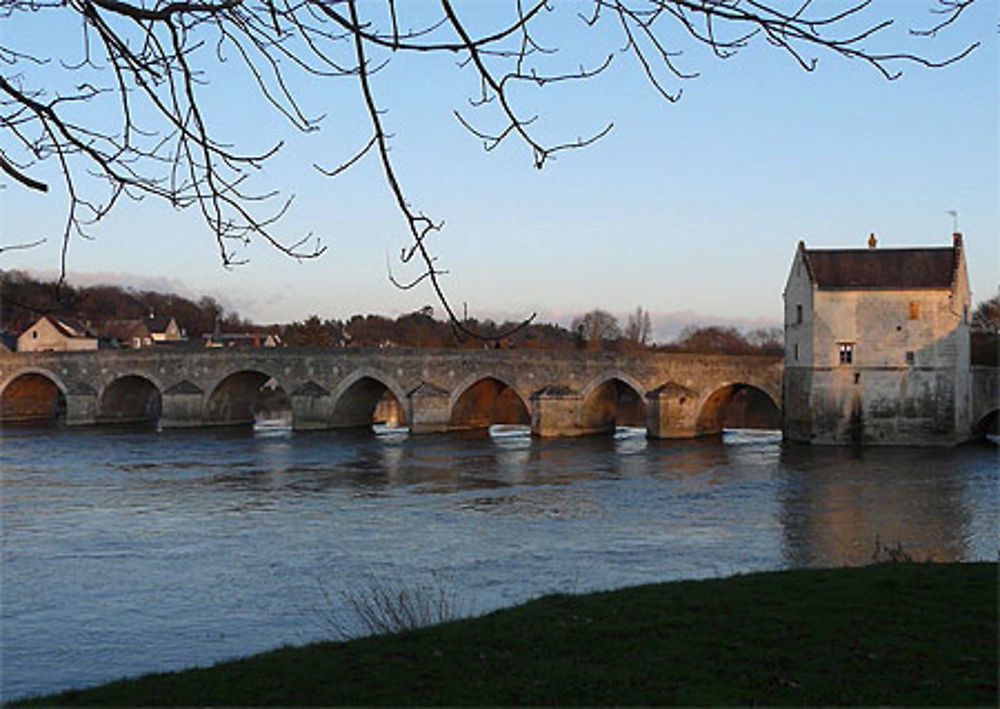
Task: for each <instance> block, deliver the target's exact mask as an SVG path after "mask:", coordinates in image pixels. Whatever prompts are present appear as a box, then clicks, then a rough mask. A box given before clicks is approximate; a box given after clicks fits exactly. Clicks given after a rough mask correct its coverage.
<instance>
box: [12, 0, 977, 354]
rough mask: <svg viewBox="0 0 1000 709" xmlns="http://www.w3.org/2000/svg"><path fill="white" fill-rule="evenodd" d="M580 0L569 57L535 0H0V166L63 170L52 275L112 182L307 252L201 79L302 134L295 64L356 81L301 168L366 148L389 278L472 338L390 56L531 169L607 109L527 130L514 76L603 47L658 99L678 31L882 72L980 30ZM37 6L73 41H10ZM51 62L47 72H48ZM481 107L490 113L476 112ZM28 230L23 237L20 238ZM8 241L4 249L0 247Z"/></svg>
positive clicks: (736, 5)
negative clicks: (396, 258)
mask: <svg viewBox="0 0 1000 709" xmlns="http://www.w3.org/2000/svg"><path fill="white" fill-rule="evenodd" d="M917 1H918V0H913V2H917ZM925 1H926V2H928V3H930V6H931V10H932V13H933V21H932V22H931V23H930V25H929V26H928V27H925V28H919V29H912V30H911V32H910V36H911V37H914V38H930V37H934V36H936V35H938V34H939V33H941V32H943V31H945V30H947V29H948V28H950V27H951V26H953V25H955V23H957V22H958V21H959V20H960V18H961V17H962V15H963V14H964V13H965V12H966V11H967V10H968V8H969V7H970V6H972V5H973V3H974V2H976V1H977V0H925ZM979 1H981V0H979ZM590 2H591V5H590V6H589V8H590V9H589V11H585V12H583V13H577V12H575V10H574V11H573V12H570V13H568V14H564V15H563V16H561V17H568V18H569V19H570V20H571V21H573V22H575V23H577V24H576V26H575V27H573V28H571V31H573V32H577V33H588V35H587V36H588V38H590V37H592V38H593V40H594V41H595V42H607V41H608V40H609V38H610V41H611V44H610V46H607V47H602V50H601V51H600V52H599V53H598V54H597V55H596V56H597V57H598V58H597V59H596V60H595V59H594V58H593V57H587V58H583V59H577V58H575V57H573V56H566V54H567V51H569V48H568V47H567V46H560V45H561V40H562V39H564V37H565V35H563V36H561V37H558V38H557V41H556V42H554V43H550V42H546V41H545V37H544V34H545V32H547V31H548V26H547V22H548V21H549V20H550V18H551V17H552V16H554V15H555V14H556V9H555V7H554V5H555V3H554V2H553V1H552V0H508V2H507V3H498V2H494V3H489V4H484V3H470V4H461V5H459V4H458V3H453V2H452V0H438V5H437V6H431V5H429V4H427V3H420V4H411V3H402V2H397V0H381V2H376V1H375V0H371V1H370V2H365V3H363V4H362V3H358V2H357V1H356V0H190V1H185V0H0V18H3V19H4V20H6V21H7V22H8V25H7V26H6V29H8V32H7V33H5V35H4V39H3V40H2V42H0V141H2V142H0V174H2V175H5V176H6V178H7V179H9V180H10V181H11V184H12V185H13V186H14V187H15V188H16V189H27V190H30V191H33V192H38V193H42V194H45V193H50V189H49V188H50V185H49V180H50V179H52V178H51V174H52V173H51V171H50V170H48V168H47V166H48V165H53V166H54V167H55V168H56V170H57V172H58V174H59V175H61V182H62V184H63V188H64V190H65V195H66V196H65V199H66V220H65V223H64V228H63V233H62V236H61V239H62V249H61V257H60V258H61V268H62V271H63V273H65V269H66V263H67V258H68V250H69V246H70V244H71V241H72V240H73V239H74V238H76V237H81V238H88V237H89V236H90V234H91V230H92V229H93V227H94V225H95V224H97V223H99V222H100V221H101V220H102V219H103V218H104V217H105V216H106V215H107V214H108V213H109V212H110V211H112V210H113V209H114V207H115V206H116V205H117V204H118V203H119V200H120V199H121V198H122V197H123V196H124V197H127V198H128V199H133V200H141V199H147V198H148V199H153V200H158V201H161V202H164V203H166V204H169V205H171V206H172V207H175V208H177V209H189V208H194V209H195V210H196V211H197V212H199V213H200V215H201V219H202V222H203V224H204V225H205V228H206V229H207V230H208V232H209V233H211V234H212V236H213V237H214V238H215V241H216V244H217V246H218V250H219V254H220V260H221V262H222V263H223V265H225V266H227V267H228V266H235V265H239V264H240V263H243V262H245V260H246V257H245V256H244V249H245V247H246V245H248V244H250V243H252V242H255V241H263V242H265V243H267V244H269V245H271V246H272V247H273V248H275V249H277V250H278V251H280V252H282V253H284V254H286V255H288V256H290V257H292V258H295V259H313V258H316V257H318V256H320V255H321V254H323V253H324V251H325V250H326V247H325V246H324V245H323V243H322V241H321V240H320V239H318V238H314V237H313V236H312V234H306V235H305V236H302V237H298V238H295V237H292V238H288V237H286V236H285V235H283V234H281V233H279V226H280V221H281V218H282V217H283V216H284V215H285V214H286V213H287V212H288V210H289V209H290V208H291V207H292V205H293V203H294V195H290V194H281V193H279V192H278V191H274V190H267V189H265V190H263V191H259V190H256V189H255V188H254V185H255V184H257V180H256V176H257V175H259V174H260V173H261V172H262V170H263V169H264V168H266V166H267V165H268V163H269V161H270V160H271V159H272V158H273V157H274V156H275V155H277V154H278V153H279V151H281V149H282V147H283V145H284V142H285V141H284V140H281V139H279V140H276V141H274V143H273V144H271V145H270V146H269V147H266V148H265V149H263V150H258V151H256V152H255V151H245V150H244V149H243V148H242V147H240V146H233V145H229V144H228V143H227V142H226V136H227V132H226V130H225V126H226V124H227V121H226V120H225V118H226V117H225V116H224V115H220V114H219V113H218V110H219V109H217V108H216V107H214V106H213V104H212V102H210V101H206V100H205V94H206V92H207V91H209V90H211V89H210V87H211V83H212V82H218V81H222V80H225V79H224V77H225V76H234V77H239V79H240V80H242V81H248V82H249V83H250V85H251V86H252V87H254V89H253V90H254V91H255V92H256V94H257V95H258V97H259V98H260V99H262V101H263V103H264V104H265V105H266V107H268V108H269V110H270V111H272V112H273V114H274V115H275V116H277V117H278V118H279V119H280V121H282V122H283V123H284V124H287V126H289V127H290V129H291V131H292V132H297V133H301V134H311V133H314V132H315V131H317V130H319V128H320V127H321V126H322V125H324V123H328V122H329V121H330V120H331V119H329V118H328V115H327V114H331V113H333V111H332V107H326V108H325V109H324V110H323V111H321V112H320V114H319V115H313V111H310V110H308V103H307V100H309V101H314V100H316V97H315V96H314V95H312V92H310V95H308V96H306V95H304V92H303V90H302V88H301V86H302V84H301V80H302V78H303V77H305V78H308V79H310V80H316V81H320V82H335V81H350V82H357V86H358V88H359V89H360V106H361V108H362V109H363V110H364V112H365V114H366V115H367V117H368V121H369V122H370V125H371V130H372V134H371V137H370V138H369V140H368V142H367V143H366V144H365V146H364V147H363V148H362V149H361V150H359V151H357V152H356V153H354V154H353V155H352V156H351V157H349V158H348V159H346V160H344V161H342V162H340V163H339V164H335V166H334V167H331V168H327V167H321V164H322V163H323V162H324V161H323V160H322V158H321V157H318V159H316V160H314V161H312V163H313V166H314V168H315V169H316V170H317V172H318V173H319V174H321V175H325V176H328V177H331V178H335V177H337V176H339V175H341V174H343V173H344V172H346V171H348V170H350V169H352V168H354V167H355V166H357V165H358V164H359V163H360V162H361V161H362V160H363V159H364V158H365V157H366V156H368V155H369V154H377V155H378V159H379V161H380V163H381V167H382V174H383V177H384V180H385V183H386V186H387V187H388V190H389V192H390V194H391V195H392V197H393V199H394V201H395V203H396V208H397V209H398V210H399V213H400V214H401V215H402V217H403V220H404V223H405V225H406V234H407V236H406V245H405V247H403V248H402V249H401V251H400V260H401V263H402V264H403V265H404V267H410V268H416V269H417V272H416V274H415V275H413V276H412V277H410V278H408V279H397V277H396V276H395V275H394V274H393V272H392V269H389V279H390V281H391V282H392V283H394V284H395V285H396V286H397V287H399V288H403V289H408V288H413V287H415V286H417V285H428V284H429V285H430V287H431V288H432V289H433V291H434V293H435V295H436V296H437V298H438V300H439V301H440V302H441V304H442V305H443V306H444V308H445V310H446V312H447V313H448V316H449V318H451V320H452V322H453V323H454V327H455V330H456V332H457V333H458V335H459V336H460V337H476V336H477V335H476V333H474V332H471V331H469V330H467V329H466V328H465V326H464V325H463V322H462V321H461V320H460V319H459V318H458V317H456V314H455V312H454V311H453V309H452V307H451V306H450V304H449V301H448V298H447V297H446V294H445V290H444V287H443V285H442V281H441V277H442V276H444V275H445V274H446V272H447V271H446V269H444V268H442V267H441V266H440V265H438V262H437V259H436V257H435V256H434V254H433V253H432V252H431V250H430V248H429V246H428V239H429V237H430V236H431V235H433V234H435V233H436V232H438V231H440V230H441V229H442V227H443V222H441V221H438V220H434V219H432V218H430V217H428V216H426V215H425V214H424V213H422V212H420V211H419V210H416V209H414V208H413V206H412V205H411V204H410V202H409V200H408V199H407V196H406V192H405V190H404V189H403V187H402V185H401V183H400V180H399V177H398V174H397V172H396V167H395V165H394V164H393V162H392V160H391V159H390V143H391V138H390V135H389V134H388V133H387V131H386V130H385V125H384V120H383V116H384V113H383V111H382V109H381V108H380V106H379V103H378V101H377V100H376V95H377V87H376V85H375V84H376V82H377V80H378V76H379V70H380V69H381V68H382V67H384V66H385V65H386V64H387V63H388V62H390V61H416V60H417V58H418V57H420V56H426V55H436V54H437V55H446V56H454V57H456V58H457V59H458V64H457V69H456V71H457V72H458V73H459V74H460V75H462V76H463V77H467V78H471V80H472V84H471V85H472V86H473V87H474V89H473V92H474V95H473V96H472V98H471V99H470V101H469V106H468V107H465V108H463V109H462V110H459V109H457V108H456V109H455V110H454V115H455V117H456V119H457V120H458V122H459V124H460V125H461V126H462V127H463V128H465V129H466V130H467V131H468V132H469V133H470V134H471V135H472V136H473V137H474V138H475V139H477V140H479V141H481V142H482V145H483V147H484V148H485V149H486V150H493V149H495V148H496V147H498V146H499V145H501V144H507V143H515V144H516V143H519V144H521V145H523V146H525V147H526V148H527V150H528V152H529V153H530V155H531V161H532V164H533V165H534V166H535V167H537V168H541V167H543V166H544V165H545V163H546V162H547V161H548V160H549V159H550V158H552V157H553V156H554V155H556V154H558V153H560V152H562V151H567V150H572V149H579V148H583V147H586V146H588V145H590V144H592V143H593V142H595V141H596V140H599V139H601V138H602V137H604V136H605V135H607V134H608V133H609V132H610V130H611V129H612V124H611V123H607V124H606V125H604V127H603V128H598V129H593V128H591V129H590V130H589V131H588V130H582V131H581V130H579V129H578V128H576V127H572V128H569V129H568V130H569V131H572V132H570V134H571V135H573V134H577V133H582V134H583V137H578V138H576V139H570V140H558V139H557V140H555V141H549V140H547V139H544V138H543V137H542V135H544V134H545V133H543V129H546V131H547V127H546V126H545V125H544V121H545V115H546V112H545V111H544V105H541V106H540V105H539V104H537V103H533V101H534V100H535V97H536V96H538V95H539V94H538V92H537V91H531V92H526V91H524V90H523V89H522V87H527V88H532V89H537V90H543V89H545V88H546V87H548V86H550V85H552V84H564V83H571V84H572V83H577V84H583V85H585V84H587V82H588V81H590V80H592V79H594V78H595V77H597V76H598V75H600V74H603V73H605V72H607V71H610V70H611V67H612V66H616V65H619V64H622V63H623V62H615V61H614V59H615V57H616V56H617V54H619V53H624V55H625V57H626V59H627V60H629V61H631V62H634V63H635V65H637V66H638V68H639V71H641V72H642V74H643V75H644V76H645V77H646V79H647V81H648V83H649V84H650V86H651V87H652V89H653V90H654V91H655V92H656V93H657V94H658V95H660V96H661V97H662V98H663V99H664V100H666V101H668V102H673V101H676V100H678V99H679V98H680V97H681V94H682V90H683V84H684V83H685V82H689V81H692V80H694V79H695V78H696V77H697V76H698V72H697V71H696V70H694V69H693V68H691V67H690V66H686V65H687V64H689V62H690V61H691V60H690V59H689V57H688V55H687V54H686V51H687V50H688V49H690V48H691V47H694V48H702V49H708V50H709V51H710V53H711V56H714V57H717V58H719V59H727V60H728V59H732V58H733V57H735V56H737V55H738V54H739V53H740V51H741V50H743V49H744V48H746V47H748V46H750V44H751V43H754V42H757V43H764V44H766V45H767V46H770V47H773V48H774V49H775V50H777V51H779V52H781V53H784V54H786V55H787V56H788V57H789V58H790V59H791V60H792V61H793V62H794V64H795V65H797V66H799V67H800V68H802V69H804V70H806V71H812V70H813V69H814V68H815V67H816V65H817V62H818V61H819V58H820V57H821V56H827V57H840V58H845V59H851V60H855V61H857V62H860V63H862V64H865V65H867V66H868V67H869V68H870V69H872V70H874V71H876V72H878V73H879V74H880V75H882V76H883V77H885V78H886V79H890V80H891V79H895V78H897V77H898V76H899V74H900V68H901V67H903V66H906V65H920V66H925V67H943V66H946V65H948V64H951V63H953V62H956V61H959V60H961V59H962V58H963V57H965V56H967V55H968V54H969V53H970V52H972V51H973V50H975V48H976V47H977V46H978V43H973V44H971V45H969V46H968V47H965V48H964V49H962V50H960V51H958V52H957V53H955V54H952V55H948V56H945V57H941V58H933V57H928V56H925V55H923V54H920V53H917V52H911V51H908V48H907V47H906V46H899V45H897V46H894V45H893V44H892V43H893V42H897V41H898V40H890V39H888V36H889V31H890V28H892V27H893V25H894V23H895V21H896V19H895V18H894V17H893V16H891V15H888V16H887V15H879V14H876V13H877V12H878V11H879V8H880V7H882V6H880V5H879V4H878V3H877V2H876V0H842V2H838V3H836V4H834V3H832V2H828V1H826V0H824V2H817V1H816V0H797V1H796V2H792V1H791V0H590ZM42 13H44V17H45V18H46V21H47V22H48V23H51V24H52V26H56V25H65V24H67V23H73V25H71V26H76V27H79V32H80V38H81V47H82V55H76V54H72V53H70V50H69V48H66V47H61V46H52V47H51V48H50V51H47V52H46V53H45V54H44V55H42V56H38V55H36V53H34V52H33V51H30V50H29V49H27V47H29V46H31V45H30V44H29V43H27V42H22V40H23V35H22V33H20V32H19V31H18V26H17V24H16V23H17V22H18V21H19V20H22V19H24V18H27V17H28V16H29V15H34V14H38V15H41V14H42ZM363 13H364V14H363ZM560 21H565V20H560ZM565 31H566V29H565V28H563V32H565ZM914 41H916V40H914ZM904 44H905V43H904ZM601 57H603V58H601ZM43 69H44V71H43ZM39 77H45V78H44V79H42V78H39ZM52 77H59V78H61V79H62V80H63V81H62V82H61V83H59V84H58V85H55V84H53V85H48V82H50V81H53V78H52ZM435 80H436V77H435ZM67 87H68V88H67ZM316 93H319V92H316ZM88 107H93V110H92V111H91V110H88ZM337 108H339V107H337ZM109 115H113V118H112V119H111V121H110V122H109V120H108V118H107V116H109ZM491 121H493V123H492V125H494V126H495V127H494V128H485V127H483V126H487V125H491V123H490V122H491ZM496 121H499V123H497V122H496ZM566 132H567V129H566V128H563V134H564V135H565V134H566ZM43 176H44V177H43ZM53 192H54V190H53ZM28 242H30V239H29V240H26V245H25V247H27V246H30V245H34V244H33V243H28ZM11 248H20V246H16V247H6V249H4V248H0V252H2V251H4V250H10V249H11ZM532 317H534V316H531V317H529V318H527V319H526V320H525V323H527V322H529V321H530V320H531V318H532ZM507 334H509V333H501V334H500V335H499V337H504V336H506V335H507ZM494 337H496V336H492V337H491V339H493V338H494Z"/></svg>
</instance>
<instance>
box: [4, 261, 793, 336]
mask: <svg viewBox="0 0 1000 709" xmlns="http://www.w3.org/2000/svg"><path fill="white" fill-rule="evenodd" d="M0 277H2V283H0V294H2V307H0V328H2V329H3V330H4V331H6V332H8V333H12V334H18V333H20V332H22V331H24V330H25V329H26V328H28V327H29V326H30V325H31V324H32V323H34V322H35V321H36V320H38V318H39V317H41V316H42V315H54V316H60V317H64V318H72V319H74V320H79V321H82V322H84V323H90V324H93V325H95V326H100V324H101V323H104V322H107V321H108V320H125V319H137V318H143V317H147V316H149V315H163V316H171V317H173V318H174V319H176V321H177V324H178V325H179V326H180V327H181V328H182V329H183V330H184V331H185V332H186V333H187V335H188V337H190V338H198V337H200V336H201V335H202V334H204V333H211V332H213V331H214V330H215V329H216V327H218V329H219V330H220V331H222V332H227V333H240V332H257V333H269V334H275V335H278V336H279V337H280V338H281V341H282V343H283V344H285V345H289V346H311V347H463V348H477V349H478V348H482V347H485V346H488V347H503V348H519V349H547V350H553V349H557V350H568V349H597V350H608V351H634V350H647V349H652V350H665V351H683V352H706V353H711V352H723V353H732V354H781V352H782V346H783V345H782V330H781V328H777V327H776V328H770V329H758V330H752V331H750V332H747V333H742V332H740V331H739V330H737V329H735V328H732V327H720V326H708V327H689V328H687V329H686V330H684V331H683V332H682V333H681V335H680V337H679V338H678V339H677V340H676V341H675V342H673V343H670V344H659V345H656V344H652V343H651V342H650V326H649V313H648V312H647V311H644V310H643V309H642V308H637V309H636V312H635V313H634V314H633V315H629V317H628V322H627V323H626V325H625V327H620V326H619V324H618V321H617V319H616V318H615V317H614V316H612V315H611V314H609V313H607V312H606V311H603V310H592V311H590V312H588V313H585V314H584V315H581V316H580V317H578V318H576V319H575V320H574V321H573V323H572V325H571V326H570V327H569V328H566V327H563V326H562V325H557V324H553V323H530V324H528V325H526V326H525V327H523V328H521V329H519V330H517V331H516V332H515V333H514V334H512V335H509V336H506V337H503V338H501V337H500V336H501V335H502V334H503V333H505V332H509V331H510V330H511V329H514V328H515V326H516V325H517V323H514V322H499V323H498V322H494V321H493V320H477V319H475V318H470V319H468V320H466V321H465V322H464V324H465V325H466V327H467V328H468V329H470V330H472V331H474V332H477V333H479V334H480V335H481V336H482V337H483V338H484V339H483V340H475V339H469V338H464V339H462V338H459V337H458V336H457V334H456V332H455V329H454V328H453V327H452V325H451V323H450V322H448V321H447V320H438V319H436V318H435V317H434V309H433V308H432V307H431V306H425V307H423V308H421V309H420V310H416V311H414V312H412V313H407V314H405V315H400V316H399V317H397V318H389V317H385V316H382V315H354V316H352V317H351V318H349V319H347V320H324V319H321V318H320V317H319V316H316V315H313V316H310V317H308V318H306V319H305V320H303V321H299V322H292V323H289V324H278V325H255V324H253V323H251V322H250V321H249V320H247V319H246V318H243V317H241V316H240V315H239V314H238V313H234V312H226V311H225V310H224V309H223V307H222V305H220V304H219V302H218V301H216V300H215V299H213V298H211V297H208V296H205V297H202V298H200V299H198V300H197V301H194V300H190V299H188V298H184V297H182V296H179V295H176V294H171V293H157V292H154V291H145V290H137V289H134V288H123V287H121V286H112V285H96V286H72V285H67V284H62V285H59V286H57V284H56V283H55V282H46V281H40V280H38V279H36V278H34V277H32V276H31V275H29V274H28V273H26V272H24V271H18V270H11V271H0Z"/></svg>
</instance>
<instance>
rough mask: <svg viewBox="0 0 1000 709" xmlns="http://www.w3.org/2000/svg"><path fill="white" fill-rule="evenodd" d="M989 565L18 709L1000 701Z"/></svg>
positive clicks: (663, 604)
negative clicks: (53, 708) (46, 708)
mask: <svg viewBox="0 0 1000 709" xmlns="http://www.w3.org/2000/svg"><path fill="white" fill-rule="evenodd" d="M996 668H997V564H995V563H976V564H915V563H888V564H879V565H874V566H868V567H862V568H843V569H833V570H797V571H782V572H773V573H763V574H750V575H745V576H736V577H732V578H727V579H712V580H707V581H684V582H675V583H666V584H656V585H648V586H640V587H636V588H628V589H622V590H617V591H609V592H603V593H593V594H586V595H581V596H565V595H558V596H549V597H546V598H541V599H539V600H536V601H532V602H530V603H526V604H524V605H521V606H517V607H515V608H510V609H506V610H501V611H497V612H495V613H491V614H489V615H487V616H484V617H481V618H475V619H470V620H465V621H457V622H453V623H448V624H445V625H440V626H436V627H432V628H425V629H422V630H419V631H414V632H409V633H404V634H401V635H396V636H390V637H371V638H364V639H360V640H355V641H350V642H343V643H319V644H314V645H309V646H306V647H296V648H282V649H279V650H275V651H273V652H268V653H264V654H260V655H255V656H253V657H248V658H245V659H241V660H236V661H232V662H225V663H220V664H218V665H215V666H214V667H210V668H203V669H193V670H187V671H183V672H176V673H170V674H159V675H148V676H145V677H140V678H137V679H134V680H126V681H120V682H114V683H111V684H107V685H103V686H100V687H96V688H93V689H89V690H82V691H71V692H65V693H62V694H58V695H53V696H50V697H43V698H38V699H35V700H32V701H30V702H29V701H24V702H18V705H19V706H20V705H23V706H28V705H53V704H54V705H60V706H67V705H102V706H109V705H131V706H167V705H173V706H176V705H202V706H205V705H214V706H219V705H282V706H290V705H312V706H334V705H432V704H438V705H442V704H443V705H487V704H489V705H542V704H545V705H610V704H616V705H638V704H644V705H651V704H652V705H670V704H679V705H750V704H769V705H845V704H852V705H876V704H891V705H897V706H898V705H949V706H957V705H994V704H995V703H996V700H997V669H996Z"/></svg>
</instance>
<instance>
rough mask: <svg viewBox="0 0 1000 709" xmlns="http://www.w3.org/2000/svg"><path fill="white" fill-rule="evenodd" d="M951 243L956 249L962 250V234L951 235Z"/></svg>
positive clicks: (957, 232) (958, 232)
mask: <svg viewBox="0 0 1000 709" xmlns="http://www.w3.org/2000/svg"><path fill="white" fill-rule="evenodd" d="M951 243H952V245H953V246H954V247H955V248H956V249H960V248H962V232H960V231H956V232H954V233H953V234H952V235H951Z"/></svg>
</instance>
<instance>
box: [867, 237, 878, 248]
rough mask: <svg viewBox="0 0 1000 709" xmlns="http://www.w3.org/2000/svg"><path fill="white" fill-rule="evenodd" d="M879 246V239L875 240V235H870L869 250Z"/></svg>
mask: <svg viewBox="0 0 1000 709" xmlns="http://www.w3.org/2000/svg"><path fill="white" fill-rule="evenodd" d="M877 245H878V239H876V238H875V234H869V235H868V248H869V249H874V248H875V247H876V246H877Z"/></svg>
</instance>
